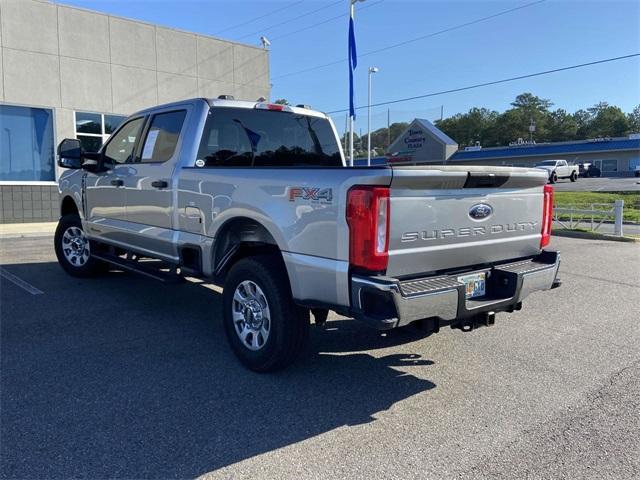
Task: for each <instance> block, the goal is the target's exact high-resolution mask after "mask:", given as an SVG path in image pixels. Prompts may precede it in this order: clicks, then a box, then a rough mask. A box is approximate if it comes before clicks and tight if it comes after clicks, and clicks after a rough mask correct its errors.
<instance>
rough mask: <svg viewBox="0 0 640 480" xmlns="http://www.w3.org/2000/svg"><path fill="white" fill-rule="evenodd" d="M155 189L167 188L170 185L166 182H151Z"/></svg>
mask: <svg viewBox="0 0 640 480" xmlns="http://www.w3.org/2000/svg"><path fill="white" fill-rule="evenodd" d="M151 186H152V187H153V188H167V187H168V186H169V184H168V183H167V182H166V181H165V180H155V181H153V182H151Z"/></svg>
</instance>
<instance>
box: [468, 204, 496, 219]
mask: <svg viewBox="0 0 640 480" xmlns="http://www.w3.org/2000/svg"><path fill="white" fill-rule="evenodd" d="M492 213H493V208H492V207H491V205H487V204H486V203H477V204H475V205H474V206H473V207H471V208H470V209H469V216H470V217H471V218H473V219H474V220H485V219H487V218H489V217H490V216H491V214H492Z"/></svg>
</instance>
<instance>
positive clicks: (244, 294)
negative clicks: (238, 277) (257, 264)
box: [231, 280, 271, 351]
mask: <svg viewBox="0 0 640 480" xmlns="http://www.w3.org/2000/svg"><path fill="white" fill-rule="evenodd" d="M231 314H232V317H233V325H234V327H235V331H236V334H237V335H238V338H239V339H240V341H241V342H242V345H243V346H244V347H246V348H248V349H249V350H253V351H257V350H260V349H261V348H263V347H264V346H265V345H266V343H267V339H268V338H269V333H270V332H271V315H270V313H269V303H268V302H267V297H266V296H265V294H264V292H263V291H262V289H261V288H260V287H259V286H258V285H257V284H256V283H255V282H252V281H251V280H245V281H244V282H241V283H240V284H239V285H238V286H237V287H236V291H235V292H234V293H233V303H232V305H231Z"/></svg>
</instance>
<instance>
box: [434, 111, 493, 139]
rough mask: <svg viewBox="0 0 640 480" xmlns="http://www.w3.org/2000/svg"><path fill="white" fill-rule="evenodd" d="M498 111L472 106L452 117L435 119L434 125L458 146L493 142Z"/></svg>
mask: <svg viewBox="0 0 640 480" xmlns="http://www.w3.org/2000/svg"><path fill="white" fill-rule="evenodd" d="M497 118H498V112H495V111H493V110H488V109H486V108H472V109H471V110H469V111H468V112H467V113H458V114H456V115H454V116H453V117H450V118H446V119H443V120H436V126H437V127H438V128H439V129H440V130H442V131H443V132H444V133H446V134H447V135H449V136H450V137H451V138H453V139H455V140H456V142H458V145H460V146H467V145H475V143H476V142H480V143H481V144H482V145H492V144H494V143H495V140H496V139H495V138H494V137H495V129H494V128H493V127H494V125H495V122H496V119H497Z"/></svg>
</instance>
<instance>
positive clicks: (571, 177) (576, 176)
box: [569, 172, 578, 182]
mask: <svg viewBox="0 0 640 480" xmlns="http://www.w3.org/2000/svg"><path fill="white" fill-rule="evenodd" d="M569 180H571V181H572V182H575V181H576V180H578V174H577V173H576V172H571V176H570V177H569Z"/></svg>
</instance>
